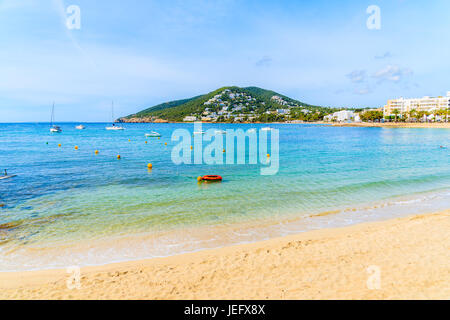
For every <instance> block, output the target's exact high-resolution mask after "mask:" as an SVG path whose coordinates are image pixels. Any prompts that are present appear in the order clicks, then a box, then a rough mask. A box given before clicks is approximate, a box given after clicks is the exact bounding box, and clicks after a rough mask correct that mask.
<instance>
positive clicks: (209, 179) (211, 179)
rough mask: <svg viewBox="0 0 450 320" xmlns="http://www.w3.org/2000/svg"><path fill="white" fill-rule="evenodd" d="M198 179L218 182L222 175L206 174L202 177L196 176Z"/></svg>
mask: <svg viewBox="0 0 450 320" xmlns="http://www.w3.org/2000/svg"><path fill="white" fill-rule="evenodd" d="M198 181H206V182H219V181H222V177H221V176H217V175H207V176H203V177H198Z"/></svg>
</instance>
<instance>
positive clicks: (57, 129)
mask: <svg viewBox="0 0 450 320" xmlns="http://www.w3.org/2000/svg"><path fill="white" fill-rule="evenodd" d="M54 120H55V103H54V102H53V106H52V117H51V119H50V122H51V127H50V132H51V133H60V132H61V131H62V130H61V128H60V127H59V126H57V125H55V124H53V121H54Z"/></svg>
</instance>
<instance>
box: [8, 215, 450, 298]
mask: <svg viewBox="0 0 450 320" xmlns="http://www.w3.org/2000/svg"><path fill="white" fill-rule="evenodd" d="M449 230H450V210H447V211H444V212H438V213H430V214H425V215H415V216H410V217H406V218H400V219H394V220H388V221H381V222H374V223H366V224H360V225H354V226H350V227H345V228H337V229H322V230H317V231H312V232H306V233H303V234H299V235H295V236H288V237H283V238H277V239H272V240H268V241H264V242H258V243H253V244H246V245H239V246H232V247H226V248H220V249H213V250H205V251H201V252H196V253H190V254H184V255H179V256H173V257H168V258H159V259H150V260H143V261H133V262H124V263H117V264H110V265H105V266H96V267H86V268H82V269H81V275H80V288H79V289H77V288H75V287H76V286H75V285H74V282H72V281H71V280H70V279H71V278H70V277H69V274H68V273H67V271H66V270H45V271H31V272H13V273H1V274H0V289H1V290H0V298H1V299H449V298H450V232H449ZM68 284H69V286H68ZM69 287H70V288H71V289H69Z"/></svg>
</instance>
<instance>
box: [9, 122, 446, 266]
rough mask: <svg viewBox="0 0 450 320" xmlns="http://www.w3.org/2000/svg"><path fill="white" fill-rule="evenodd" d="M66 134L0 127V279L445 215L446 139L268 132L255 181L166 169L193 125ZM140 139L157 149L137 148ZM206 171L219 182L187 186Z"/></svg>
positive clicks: (294, 128) (309, 129)
mask: <svg viewBox="0 0 450 320" xmlns="http://www.w3.org/2000/svg"><path fill="white" fill-rule="evenodd" d="M75 125H77V124H75V123H70V124H69V123H67V124H62V125H61V127H62V129H63V132H62V133H60V134H51V133H50V132H49V125H48V124H0V170H3V169H8V173H9V174H17V176H16V177H14V178H12V179H7V180H0V205H3V206H2V207H0V271H4V270H23V269H41V268H52V267H63V266H68V265H91V264H101V263H107V262H113V261H121V260H127V259H139V258H148V257H155V256H167V255H172V254H177V253H181V252H186V251H195V250H199V249H203V248H211V247H219V246H223V245H226V244H232V243H242V242H249V241H256V240H261V239H266V238H270V237H276V236H281V235H285V234H290V233H296V232H301V231H305V230H310V229H315V228H323V227H329V226H340V225H346V224H351V223H357V222H361V221H370V220H377V219H383V218H390V217H395V216H400V215H406V214H411V213H416V212H430V211H434V210H440V209H447V208H448V207H449V205H450V201H449V199H450V161H449V153H450V141H449V140H450V139H449V137H450V130H447V129H387V128H343V127H329V126H319V125H306V124H301V125H293V124H290V125H283V124H273V125H270V127H272V128H276V129H279V136H280V139H279V148H280V157H279V158H280V160H279V161H280V163H279V171H278V173H277V174H276V175H273V176H263V175H261V174H260V167H261V166H260V165H249V164H245V165H214V166H210V165H194V164H191V165H175V164H174V163H173V162H172V160H171V152H172V148H173V147H174V146H175V145H176V144H177V142H172V141H171V135H172V132H173V131H174V130H175V129H178V128H185V129H188V130H190V131H191V132H193V131H194V129H193V125H192V124H151V125H150V124H125V125H124V126H125V127H126V130H124V131H120V132H119V131H118V132H111V131H106V130H105V126H106V124H87V125H86V127H87V128H86V129H85V130H76V129H75ZM267 126H268V125H245V124H243V125H236V124H229V125H227V124H219V125H214V124H204V125H203V130H207V129H209V128H215V129H223V130H226V129H237V128H241V129H244V130H247V129H249V128H256V129H261V128H262V127H267ZM152 130H154V131H157V132H159V133H161V134H162V137H161V139H157V138H145V136H144V134H145V133H146V132H150V131H152ZM129 140H131V141H129ZM145 141H148V143H147V144H146V143H145ZM47 143H48V144H47ZM164 143H167V144H168V145H167V146H165V145H164ZM58 144H61V147H58ZM204 145H207V143H204ZM75 146H78V147H79V149H78V150H75V149H74V147H75ZM440 146H444V148H441V147H440ZM95 150H99V154H98V155H95V154H94V151H95ZM118 154H120V155H121V159H120V160H117V155H118ZM149 162H151V163H152V164H153V169H152V170H150V171H149V170H148V169H147V163H149ZM206 174H219V175H222V176H223V177H224V181H223V182H222V183H219V184H198V183H197V181H196V178H197V176H199V175H206Z"/></svg>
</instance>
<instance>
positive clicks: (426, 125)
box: [119, 119, 450, 129]
mask: <svg viewBox="0 0 450 320" xmlns="http://www.w3.org/2000/svg"><path fill="white" fill-rule="evenodd" d="M119 123H156V124H193V122H177V121H166V120H164V121H145V119H141V120H139V121H137V120H136V121H119ZM202 123H203V124H233V123H229V122H207V121H203V122H202ZM239 124H249V125H253V124H264V125H271V124H315V125H323V126H329V127H360V128H427V129H432V128H434V129H450V122H427V123H423V122H384V123H372V122H352V123H333V122H325V121H314V122H240V123H239Z"/></svg>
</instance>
